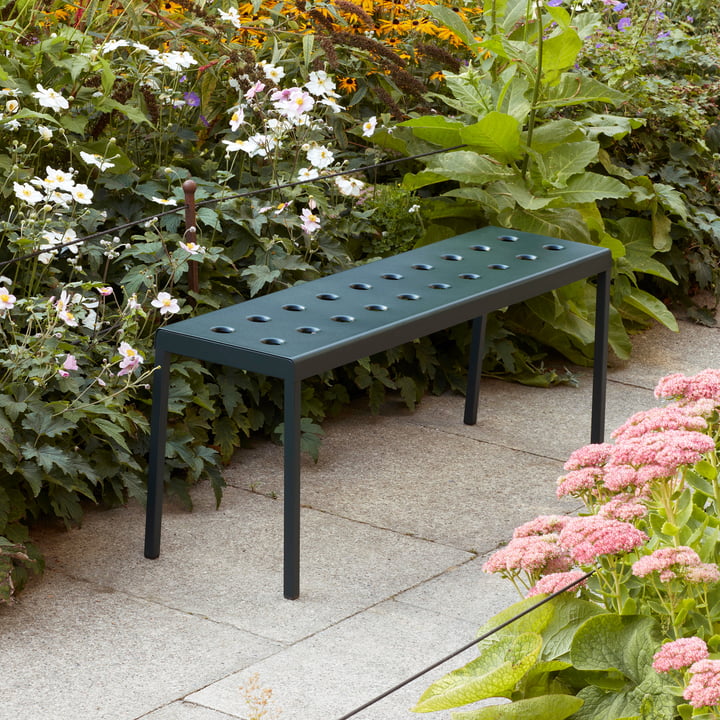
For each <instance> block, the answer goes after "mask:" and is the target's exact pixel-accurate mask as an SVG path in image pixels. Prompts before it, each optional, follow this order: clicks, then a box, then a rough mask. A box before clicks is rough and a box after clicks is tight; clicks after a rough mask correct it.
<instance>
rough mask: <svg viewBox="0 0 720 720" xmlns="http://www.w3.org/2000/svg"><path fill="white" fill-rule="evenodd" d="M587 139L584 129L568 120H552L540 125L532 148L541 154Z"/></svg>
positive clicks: (536, 130)
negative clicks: (559, 146)
mask: <svg viewBox="0 0 720 720" xmlns="http://www.w3.org/2000/svg"><path fill="white" fill-rule="evenodd" d="M584 138H585V134H584V133H583V131H582V128H580V127H579V126H578V124H577V123H576V122H573V121H572V120H570V119H568V118H560V119H559V120H552V121H550V122H548V123H545V124H543V125H540V126H538V127H536V128H535V130H534V131H533V137H532V147H533V150H536V151H537V152H539V153H544V152H547V151H548V150H550V149H551V148H554V147H557V146H558V145H563V144H564V143H566V142H572V143H575V142H578V141H580V140H583V139H584Z"/></svg>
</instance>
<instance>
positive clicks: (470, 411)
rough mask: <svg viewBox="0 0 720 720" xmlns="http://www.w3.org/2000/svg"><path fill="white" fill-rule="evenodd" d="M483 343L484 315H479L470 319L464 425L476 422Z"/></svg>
mask: <svg viewBox="0 0 720 720" xmlns="http://www.w3.org/2000/svg"><path fill="white" fill-rule="evenodd" d="M484 345H485V316H484V315H480V317H476V318H475V319H474V320H473V321H472V339H471V342H470V362H469V363H468V382H467V391H466V393H465V417H464V419H463V422H464V423H465V424H466V425H474V424H475V423H476V422H477V414H478V403H479V401H480V376H481V374H482V361H483V354H484V347H483V346H484Z"/></svg>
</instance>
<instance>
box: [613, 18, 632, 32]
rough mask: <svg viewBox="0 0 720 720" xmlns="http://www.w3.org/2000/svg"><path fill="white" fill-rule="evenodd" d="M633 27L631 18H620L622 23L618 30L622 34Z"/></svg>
mask: <svg viewBox="0 0 720 720" xmlns="http://www.w3.org/2000/svg"><path fill="white" fill-rule="evenodd" d="M631 25H632V20H631V19H630V18H627V17H624V18H620V22H619V23H618V26H617V27H618V30H619V31H620V32H625V30H627V29H628V28H629V27H630V26H631Z"/></svg>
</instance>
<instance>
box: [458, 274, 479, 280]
mask: <svg viewBox="0 0 720 720" xmlns="http://www.w3.org/2000/svg"><path fill="white" fill-rule="evenodd" d="M458 277H459V278H462V279H463V280H478V279H479V278H480V276H479V275H478V274H477V273H460V274H459V275H458Z"/></svg>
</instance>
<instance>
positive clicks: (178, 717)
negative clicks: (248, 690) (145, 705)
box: [138, 701, 281, 720]
mask: <svg viewBox="0 0 720 720" xmlns="http://www.w3.org/2000/svg"><path fill="white" fill-rule="evenodd" d="M238 718H241V716H240V715H228V714H227V713H221V712H218V711H217V710H211V709H210V708H207V707H202V706H201V705H196V704H195V703H189V702H184V701H180V702H175V703H172V704H171V705H166V706H165V707H162V708H160V709H159V710H153V711H152V712H149V713H148V714H147V715H143V716H142V719H140V718H139V719H138V720H238ZM241 720H242V719H241ZM263 720H276V719H275V718H272V717H271V716H266V717H265V718H264V719H263ZM277 720H281V718H277Z"/></svg>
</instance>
